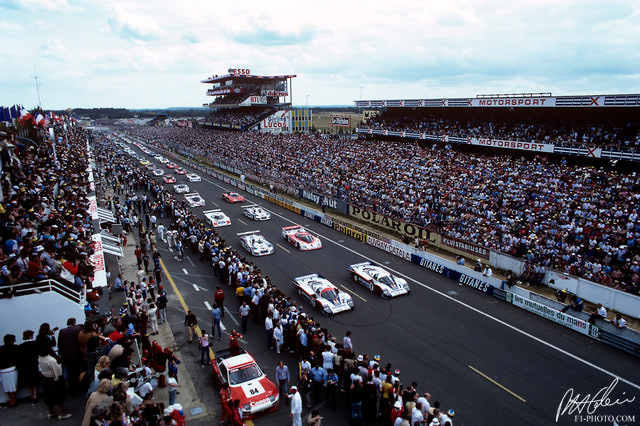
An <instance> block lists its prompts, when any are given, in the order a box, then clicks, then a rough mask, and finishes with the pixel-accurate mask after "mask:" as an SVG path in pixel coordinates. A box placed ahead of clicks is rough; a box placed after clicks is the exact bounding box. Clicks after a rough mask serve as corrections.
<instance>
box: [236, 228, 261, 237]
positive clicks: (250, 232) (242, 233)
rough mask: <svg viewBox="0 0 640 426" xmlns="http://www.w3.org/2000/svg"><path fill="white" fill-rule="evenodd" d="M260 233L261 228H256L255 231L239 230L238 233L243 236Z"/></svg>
mask: <svg viewBox="0 0 640 426" xmlns="http://www.w3.org/2000/svg"><path fill="white" fill-rule="evenodd" d="M259 233H260V230H259V229H256V230H255V231H247V232H239V233H237V234H236V235H237V236H239V237H241V236H243V235H252V234H259Z"/></svg>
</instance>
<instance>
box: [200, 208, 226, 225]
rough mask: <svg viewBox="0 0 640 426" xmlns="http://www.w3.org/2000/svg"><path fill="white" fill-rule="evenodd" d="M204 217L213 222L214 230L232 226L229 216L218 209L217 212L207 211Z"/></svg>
mask: <svg viewBox="0 0 640 426" xmlns="http://www.w3.org/2000/svg"><path fill="white" fill-rule="evenodd" d="M203 214H204V217H206V218H207V220H208V221H209V222H211V225H212V226H213V227H214V228H217V227H218V226H228V225H231V219H229V216H227V215H226V214H224V213H222V210H220V209H217V210H207V211H205V212H203Z"/></svg>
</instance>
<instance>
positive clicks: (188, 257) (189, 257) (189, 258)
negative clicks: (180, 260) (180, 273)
mask: <svg viewBox="0 0 640 426" xmlns="http://www.w3.org/2000/svg"><path fill="white" fill-rule="evenodd" d="M187 260H188V261H189V263H190V264H191V266H192V267H194V268H195V267H196V265H194V264H193V260H191V256H187Z"/></svg>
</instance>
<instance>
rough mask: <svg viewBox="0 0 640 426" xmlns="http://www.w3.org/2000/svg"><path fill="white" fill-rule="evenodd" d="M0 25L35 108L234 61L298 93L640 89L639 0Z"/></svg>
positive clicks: (259, 3)
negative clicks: (286, 82) (286, 78)
mask: <svg viewBox="0 0 640 426" xmlns="http://www.w3.org/2000/svg"><path fill="white" fill-rule="evenodd" d="M0 34H1V35H2V37H1V38H0V40H1V42H0V57H1V58H2V61H1V65H0V104H1V105H5V106H8V105H13V104H22V105H23V106H24V107H26V108H28V109H31V108H34V107H36V106H38V105H41V106H42V108H43V109H45V110H48V109H57V110H59V109H66V108H128V109H138V108H169V107H200V106H202V104H204V103H208V102H211V101H212V100H213V98H212V97H207V96H206V90H207V89H208V88H210V87H211V85H207V84H203V83H201V81H202V80H204V79H206V78H207V77H209V76H211V75H215V74H217V75H221V74H225V73H226V71H227V70H228V69H229V68H248V69H250V70H251V74H253V75H263V76H264V75H283V74H295V75H296V76H297V77H296V78H294V79H292V84H291V87H290V92H291V99H290V101H291V102H292V103H293V105H297V106H304V105H313V106H321V105H348V106H353V105H354V101H356V100H360V99H362V100H378V99H432V98H454V97H465V98H466V97H475V96H476V95H478V94H504V93H549V92H550V93H552V94H553V95H554V96H560V95H595V94H629V93H633V94H637V93H640V0H634V1H629V0H627V1H618V0H603V1H591V0H575V1H565V0H510V1H504V0H501V1H498V0H445V1H443V0H419V1H414V0H394V1H379V0H369V1H366V2H365V1H349V0H342V1H334V0H326V1H312V2H309V1H295V2H294V1H290V0H281V1H275V2H271V1H265V0H244V1H241V2H237V3H236V2H234V1H211V0H209V1H201V0H186V1H171V2H169V1H164V0H154V1H147V0H128V1H104V0H101V1H94V0H82V1H76V0H0ZM36 77H37V79H36ZM36 81H37V84H36ZM38 92H39V95H38Z"/></svg>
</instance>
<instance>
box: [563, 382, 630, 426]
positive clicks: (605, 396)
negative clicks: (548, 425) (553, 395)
mask: <svg viewBox="0 0 640 426" xmlns="http://www.w3.org/2000/svg"><path fill="white" fill-rule="evenodd" d="M617 384H618V379H617V378H615V379H613V381H612V382H611V384H610V385H609V386H605V387H603V388H602V389H600V390H599V391H598V392H596V393H595V394H594V395H593V396H591V394H586V395H585V396H584V397H582V395H580V394H579V393H578V394H575V395H574V391H573V388H569V389H567V391H566V392H565V393H564V396H563V397H562V401H560V404H559V405H558V411H556V422H557V421H558V418H559V417H560V416H561V415H564V414H573V413H576V412H577V413H578V414H582V412H583V411H586V413H587V414H593V413H595V412H596V410H597V409H598V408H600V407H612V406H614V405H622V404H626V403H628V402H633V401H635V400H636V397H635V396H634V397H633V398H631V399H627V398H625V399H622V400H621V399H611V398H610V397H609V394H610V393H611V392H613V389H614V388H615V387H616V385H617ZM625 393H626V392H623V393H622V394H623V395H624V394H625Z"/></svg>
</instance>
